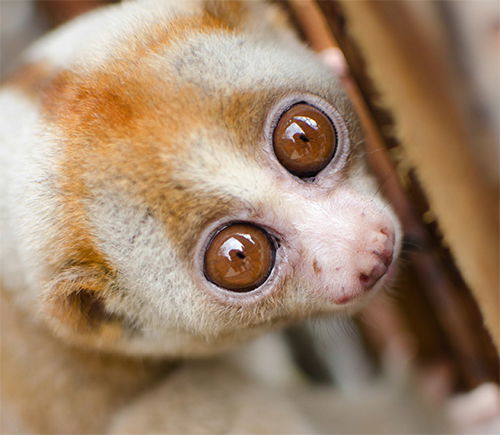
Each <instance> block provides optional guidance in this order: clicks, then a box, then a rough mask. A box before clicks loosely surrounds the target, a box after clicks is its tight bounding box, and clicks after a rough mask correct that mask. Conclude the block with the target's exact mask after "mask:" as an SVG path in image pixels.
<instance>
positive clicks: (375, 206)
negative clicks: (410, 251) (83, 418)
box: [26, 1, 401, 355]
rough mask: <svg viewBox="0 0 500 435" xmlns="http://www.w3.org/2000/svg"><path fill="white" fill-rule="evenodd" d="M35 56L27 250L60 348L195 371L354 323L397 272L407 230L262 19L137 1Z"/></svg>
mask: <svg viewBox="0 0 500 435" xmlns="http://www.w3.org/2000/svg"><path fill="white" fill-rule="evenodd" d="M65 47H66V48H65ZM67 47H71V50H69V49H68V48H67ZM30 56H31V58H30V59H31V60H30V61H31V62H38V63H39V64H43V68H44V69H46V70H47V72H46V73H44V75H43V81H42V83H43V86H42V85H41V86H42V88H43V90H41V91H40V90H37V93H38V95H39V96H40V98H38V100H37V103H36V104H37V108H38V109H37V110H39V113H40V115H39V121H38V125H37V127H36V129H41V130H42V132H43V134H42V135H38V137H39V139H38V142H39V145H38V150H37V151H36V153H41V154H42V155H43V156H42V159H45V160H46V161H48V162H49V164H46V163H44V165H42V166H43V169H40V171H41V172H43V173H44V175H45V176H46V179H50V182H47V184H46V185H45V186H44V187H42V190H43V193H37V195H36V196H37V197H36V198H35V200H36V201H38V202H39V204H40V207H39V208H38V209H37V210H34V212H33V214H34V216H31V218H34V219H36V221H37V222H38V223H39V225H41V226H42V228H40V227H36V226H34V225H31V227H32V228H34V227H36V228H37V229H36V231H34V232H36V235H31V238H32V239H33V238H35V239H36V240H38V244H39V246H38V249H37V250H36V255H37V256H39V258H37V259H36V262H37V264H39V267H38V268H37V270H38V272H37V273H38V276H39V279H40V281H41V282H43V286H44V290H43V295H42V298H41V299H42V310H43V312H44V313H45V318H46V319H48V321H49V323H51V324H52V325H53V326H54V327H55V329H56V331H58V332H59V333H60V334H61V335H63V336H66V337H69V338H70V339H72V340H73V341H77V342H83V343H87V344H90V345H94V346H98V347H103V348H108V349H113V350H118V351H121V352H128V353H143V354H167V355H196V354H206V353H211V352H214V351H216V350H219V349H222V348H224V347H227V346H229V345H231V344H233V343H235V342H238V341H241V340H243V339H245V338H247V337H250V336H253V335H255V334H256V333H258V332H260V331H262V330H265V329H268V328H270V327H275V326H278V325H282V324H286V323H288V322H290V321H293V320H296V319H300V318H303V317H305V316H310V315H314V314H320V313H333V312H336V311H342V312H345V311H352V310H354V309H355V308H357V307H359V306H360V305H361V304H363V303H365V302H366V301H367V300H368V299H369V298H370V296H371V295H373V294H374V293H376V292H377V291H378V290H379V289H380V288H381V287H382V286H383V285H384V283H385V282H386V280H387V277H388V276H389V275H390V274H391V271H392V270H393V269H394V263H395V261H396V258H397V255H398V252H399V246H400V239H401V236H400V229H399V224H398V222H397V220H396V218H395V216H394V214H393V212H392V211H391V210H390V207H389V206H388V205H387V204H386V203H385V201H384V200H383V199H382V198H381V197H380V194H379V193H378V186H377V185H376V183H374V181H373V180H372V178H371V177H370V176H369V175H368V174H367V172H366V169H365V162H364V160H363V155H362V153H363V152H362V136H361V132H360V126H359V122H358V120H357V118H356V116H355V114H354V113H353V110H352V108H351V106H350V104H349V102H348V101H347V99H346V96H345V95H344V93H343V91H342V89H341V88H340V86H339V83H338V82H337V81H336V80H335V79H334V78H332V76H331V74H330V73H329V72H328V70H327V69H326V68H325V67H324V66H323V65H322V64H321V63H320V62H319V61H318V60H317V59H316V58H315V57H314V55H313V54H312V53H310V52H309V51H308V50H307V49H306V48H304V47H303V46H302V45H301V44H300V43H299V42H297V40H296V39H295V37H294V36H293V35H292V34H291V32H290V31H289V30H287V28H286V27H285V25H284V23H283V21H282V17H281V14H280V13H279V11H277V10H276V9H275V8H274V7H271V6H269V5H265V4H260V3H254V2H248V3H241V2H235V3H232V2H221V3H218V2H193V3H191V2H182V4H180V2H176V1H172V2H167V1H160V2H150V1H144V2H138V3H135V2H131V3H127V4H124V5H119V6H113V7H110V8H105V9H103V10H102V11H97V12H96V13H94V14H91V15H89V16H85V17H83V18H82V19H80V20H78V21H76V22H74V23H70V24H69V26H68V27H67V28H65V29H63V30H62V31H59V33H56V34H54V35H53V36H51V37H50V38H49V39H48V40H46V41H45V42H42V43H41V44H40V45H38V46H36V47H35V48H34V49H33V51H32V54H31V55H30ZM37 131H40V130H37ZM38 158H40V157H39V156H38ZM44 225H45V227H43V226H44ZM28 251H29V250H28ZM26 255H28V256H29V255H30V254H29V253H28V254H26ZM32 255H33V256H35V253H33V254H32Z"/></svg>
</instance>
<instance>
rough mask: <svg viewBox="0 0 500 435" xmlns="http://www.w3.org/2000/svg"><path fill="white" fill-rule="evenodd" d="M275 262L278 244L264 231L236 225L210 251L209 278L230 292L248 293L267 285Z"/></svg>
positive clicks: (219, 235) (220, 235)
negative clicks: (276, 245) (275, 245)
mask: <svg viewBox="0 0 500 435" xmlns="http://www.w3.org/2000/svg"><path fill="white" fill-rule="evenodd" d="M274 259H275V249H274V244H273V243H272V241H271V240H270V238H269V236H268V234H267V233H266V232H265V231H264V230H263V229H261V228H259V227H257V226H255V225H252V224H246V223H238V224H232V225H230V226H228V227H225V228H224V229H222V230H221V231H220V232H219V233H217V234H216V235H215V237H214V238H213V239H212V240H211V242H210V244H209V246H208V247H207V250H206V252H205V258H204V272H205V277H206V278H207V279H208V280H209V281H211V282H212V283H214V284H215V285H217V286H219V287H221V288H224V289H226V290H231V291H234V292H248V291H251V290H254V289H256V288H257V287H259V286H260V285H262V284H263V283H264V282H265V281H266V279H267V278H268V276H269V274H270V273H271V270H272V268H273V266H274Z"/></svg>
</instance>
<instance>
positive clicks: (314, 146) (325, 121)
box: [273, 103, 336, 177]
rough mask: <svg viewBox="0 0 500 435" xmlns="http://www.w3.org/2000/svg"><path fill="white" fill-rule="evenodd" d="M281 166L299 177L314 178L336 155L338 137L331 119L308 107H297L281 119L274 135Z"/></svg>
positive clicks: (275, 149) (275, 147) (274, 144)
mask: <svg viewBox="0 0 500 435" xmlns="http://www.w3.org/2000/svg"><path fill="white" fill-rule="evenodd" d="M273 147H274V152H275V154H276V157H277V158H278V160H279V162H280V163H281V164H282V165H283V166H284V167H285V168H286V169H287V170H288V171H289V172H291V173H292V174H294V175H296V176H297V177H312V176H314V175H316V174H317V173H318V172H319V171H321V170H322V169H323V168H324V167H325V166H326V165H327V164H328V162H329V161H330V160H331V159H332V157H333V155H334V154H335V148H336V137H335V129H334V128H333V125H332V122H331V121H330V119H329V118H328V117H327V116H326V115H324V114H323V112H321V111H320V110H318V109H316V108H315V107H313V106H310V105H309V104H304V103H301V104H296V105H295V106H292V107H291V108H290V109H288V110H287V111H286V112H285V113H283V115H281V118H280V120H279V121H278V124H277V125H276V127H275V129H274V133H273Z"/></svg>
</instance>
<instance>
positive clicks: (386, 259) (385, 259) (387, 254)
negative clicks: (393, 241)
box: [372, 249, 393, 267]
mask: <svg viewBox="0 0 500 435" xmlns="http://www.w3.org/2000/svg"><path fill="white" fill-rule="evenodd" d="M372 254H374V255H376V256H377V257H378V258H380V261H382V263H384V266H386V267H389V265H390V264H391V263H392V254H393V251H392V249H384V250H383V251H372Z"/></svg>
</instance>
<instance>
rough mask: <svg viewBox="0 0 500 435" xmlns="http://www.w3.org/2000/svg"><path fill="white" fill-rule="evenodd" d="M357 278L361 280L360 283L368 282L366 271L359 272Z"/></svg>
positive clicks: (368, 277)
mask: <svg viewBox="0 0 500 435" xmlns="http://www.w3.org/2000/svg"><path fill="white" fill-rule="evenodd" d="M359 280H360V281H361V283H363V284H367V283H368V282H370V276H369V275H367V274H366V273H361V274H360V275H359Z"/></svg>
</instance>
